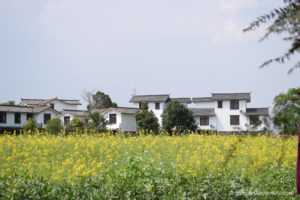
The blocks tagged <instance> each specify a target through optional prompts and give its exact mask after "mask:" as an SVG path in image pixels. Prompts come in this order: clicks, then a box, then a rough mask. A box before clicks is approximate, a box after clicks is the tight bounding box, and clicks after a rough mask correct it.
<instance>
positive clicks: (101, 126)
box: [88, 112, 108, 133]
mask: <svg viewBox="0 0 300 200" xmlns="http://www.w3.org/2000/svg"><path fill="white" fill-rule="evenodd" d="M88 119H89V125H90V127H91V128H92V129H94V130H95V131H96V132H98V133H100V132H105V131H106V125H107V124H108V122H107V120H106V119H105V118H104V117H103V116H101V115H100V114H99V113H98V112H89V115H88Z"/></svg>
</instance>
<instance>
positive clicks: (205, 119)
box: [200, 117, 209, 126]
mask: <svg viewBox="0 0 300 200" xmlns="http://www.w3.org/2000/svg"><path fill="white" fill-rule="evenodd" d="M208 125H209V117H200V126H208Z"/></svg>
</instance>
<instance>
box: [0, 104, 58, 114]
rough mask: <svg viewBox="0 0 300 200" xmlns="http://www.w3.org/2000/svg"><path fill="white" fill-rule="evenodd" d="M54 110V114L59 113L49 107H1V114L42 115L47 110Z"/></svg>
mask: <svg viewBox="0 0 300 200" xmlns="http://www.w3.org/2000/svg"><path fill="white" fill-rule="evenodd" d="M48 109H50V110H52V111H53V112H56V113H59V112H57V111H56V110H54V109H52V108H51V107H49V106H35V107H31V106H4V105H1V106H0V112H20V113H40V112H43V111H45V110H48Z"/></svg>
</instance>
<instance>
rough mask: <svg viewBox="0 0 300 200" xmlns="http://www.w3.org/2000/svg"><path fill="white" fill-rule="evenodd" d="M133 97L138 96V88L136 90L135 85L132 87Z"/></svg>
mask: <svg viewBox="0 0 300 200" xmlns="http://www.w3.org/2000/svg"><path fill="white" fill-rule="evenodd" d="M131 95H132V96H135V95H136V88H135V85H134V84H133V85H132V94H131Z"/></svg>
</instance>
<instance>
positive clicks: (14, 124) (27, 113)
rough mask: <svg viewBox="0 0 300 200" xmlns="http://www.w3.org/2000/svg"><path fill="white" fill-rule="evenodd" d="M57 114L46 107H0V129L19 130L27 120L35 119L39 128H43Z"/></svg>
mask: <svg viewBox="0 0 300 200" xmlns="http://www.w3.org/2000/svg"><path fill="white" fill-rule="evenodd" d="M58 114H59V112H57V111H56V110H54V109H53V108H51V107H48V106H37V107H32V106H9V105H7V106H6V105H1V106H0V127H1V128H2V129H4V128H10V129H19V128H21V127H22V126H23V125H24V124H25V123H26V122H27V120H28V119H29V118H33V119H35V121H36V122H37V123H38V124H39V125H40V127H41V128H45V125H46V124H47V122H48V120H50V119H51V118H54V117H56V116H57V115H58Z"/></svg>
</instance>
